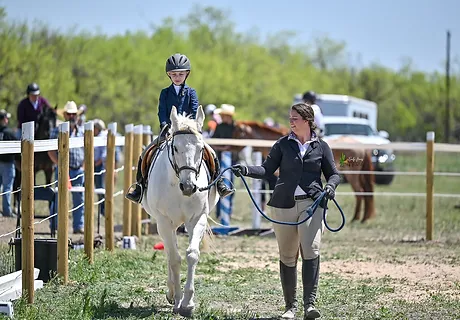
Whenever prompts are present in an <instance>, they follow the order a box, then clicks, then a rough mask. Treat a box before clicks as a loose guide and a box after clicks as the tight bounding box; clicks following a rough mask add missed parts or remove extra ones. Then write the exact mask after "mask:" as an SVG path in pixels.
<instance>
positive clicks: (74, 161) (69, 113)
mask: <svg viewBox="0 0 460 320" xmlns="http://www.w3.org/2000/svg"><path fill="white" fill-rule="evenodd" d="M58 113H59V112H58ZM62 113H63V116H64V119H65V121H68V122H69V124H70V137H71V138H73V137H83V136H84V132H83V130H82V128H81V127H79V126H77V116H78V108H77V104H76V103H75V102H74V101H67V103H66V104H65V106H64V109H63V110H62ZM58 134H59V127H56V128H54V129H53V131H51V134H50V139H57V138H58ZM48 155H49V157H50V159H51V161H53V163H54V164H55V165H56V166H57V164H58V153H57V151H56V150H53V151H48ZM84 158H85V152H84V149H83V148H70V149H69V177H70V179H71V180H72V179H75V178H76V179H75V180H72V181H71V183H72V186H73V187H76V186H83V185H84V176H83V172H84V171H83V164H84ZM55 175H56V180H57V179H58V170H57V167H56V170H55ZM77 177H78V178H77ZM72 202H73V207H74V208H76V207H79V206H80V205H82V204H83V203H84V202H83V192H72ZM56 205H57V204H56ZM84 210H85V208H84V205H82V206H81V207H79V208H78V209H76V210H74V211H72V214H73V221H72V225H73V233H74V234H83V233H84V215H83V212H84Z"/></svg>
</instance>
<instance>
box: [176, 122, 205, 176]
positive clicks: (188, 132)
mask: <svg viewBox="0 0 460 320" xmlns="http://www.w3.org/2000/svg"><path fill="white" fill-rule="evenodd" d="M181 134H193V135H196V133H195V132H194V131H192V130H190V129H189V130H178V131H175V132H174V133H173V134H172V139H171V145H170V147H169V148H167V149H168V158H169V162H170V163H171V166H172V167H173V169H174V172H175V173H176V176H177V177H179V173H180V172H181V171H183V170H190V171H192V172H194V173H195V175H196V177H197V178H198V176H199V175H200V169H201V164H202V162H203V149H204V147H203V148H201V150H200V160H199V163H197V166H196V167H191V166H182V167H179V166H178V165H177V163H176V158H175V157H174V149H175V146H174V138H175V137H176V136H178V135H181Z"/></svg>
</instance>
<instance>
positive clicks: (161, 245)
mask: <svg viewBox="0 0 460 320" xmlns="http://www.w3.org/2000/svg"><path fill="white" fill-rule="evenodd" d="M164 248H165V245H164V244H163V242H158V243H157V244H156V245H154V246H153V249H155V250H163V249H164Z"/></svg>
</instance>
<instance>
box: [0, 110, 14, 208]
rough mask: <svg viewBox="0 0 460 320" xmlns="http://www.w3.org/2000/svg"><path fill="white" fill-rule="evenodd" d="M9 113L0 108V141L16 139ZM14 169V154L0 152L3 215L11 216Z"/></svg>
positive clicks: (0, 185)
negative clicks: (10, 125) (9, 123)
mask: <svg viewBox="0 0 460 320" xmlns="http://www.w3.org/2000/svg"><path fill="white" fill-rule="evenodd" d="M10 117H11V114H9V113H8V112H6V110H4V109H2V110H0V141H11V140H17V138H16V136H15V134H14V132H13V131H12V130H11V129H10V128H8V121H9V118H10ZM14 176H15V170H14V154H0V187H1V188H0V191H1V192H2V193H3V199H2V214H3V216H4V217H11V216H12V210H11V193H10V192H11V191H13V182H14Z"/></svg>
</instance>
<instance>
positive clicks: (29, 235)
mask: <svg viewBox="0 0 460 320" xmlns="http://www.w3.org/2000/svg"><path fill="white" fill-rule="evenodd" d="M34 139H35V123H34V121H30V122H26V123H23V124H22V141H21V154H22V155H21V174H22V175H21V199H22V210H21V217H22V241H21V250H22V294H23V296H26V295H27V301H28V302H29V303H33V302H34V290H35V287H34V280H35V279H34V210H35V208H34Z"/></svg>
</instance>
